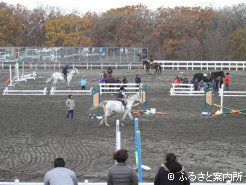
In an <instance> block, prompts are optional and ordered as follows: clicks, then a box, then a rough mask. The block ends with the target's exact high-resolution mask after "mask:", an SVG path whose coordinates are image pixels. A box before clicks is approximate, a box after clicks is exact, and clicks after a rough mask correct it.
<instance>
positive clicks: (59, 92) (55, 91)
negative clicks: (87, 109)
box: [50, 87, 93, 96]
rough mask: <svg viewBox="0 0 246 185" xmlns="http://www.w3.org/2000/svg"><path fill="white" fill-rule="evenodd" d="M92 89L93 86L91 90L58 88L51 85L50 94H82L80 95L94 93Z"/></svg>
mask: <svg viewBox="0 0 246 185" xmlns="http://www.w3.org/2000/svg"><path fill="white" fill-rule="evenodd" d="M92 90H93V87H91V88H90V89H89V90H70V89H67V90H57V89H54V87H51V90H50V95H76V96H80V95H92Z"/></svg>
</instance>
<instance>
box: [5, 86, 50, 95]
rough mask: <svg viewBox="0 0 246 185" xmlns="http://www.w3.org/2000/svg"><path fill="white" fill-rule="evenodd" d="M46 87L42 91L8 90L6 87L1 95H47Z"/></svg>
mask: <svg viewBox="0 0 246 185" xmlns="http://www.w3.org/2000/svg"><path fill="white" fill-rule="evenodd" d="M47 94H48V91H47V87H45V88H44V89H43V90H12V89H11V90H10V89H8V87H6V88H5V89H4V90H3V94H2V95H47Z"/></svg>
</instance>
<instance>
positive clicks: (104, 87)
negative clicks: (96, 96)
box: [99, 83, 139, 95]
mask: <svg viewBox="0 0 246 185" xmlns="http://www.w3.org/2000/svg"><path fill="white" fill-rule="evenodd" d="M99 86H100V95H101V94H116V93H119V88H120V87H121V86H124V88H125V90H126V94H135V93H136V92H139V84H137V83H127V84H124V83H100V84H99Z"/></svg>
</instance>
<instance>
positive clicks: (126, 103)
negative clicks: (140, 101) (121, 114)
mask: <svg viewBox="0 0 246 185" xmlns="http://www.w3.org/2000/svg"><path fill="white" fill-rule="evenodd" d="M123 105H124V109H125V110H126V105H127V103H126V102H124V103H123Z"/></svg>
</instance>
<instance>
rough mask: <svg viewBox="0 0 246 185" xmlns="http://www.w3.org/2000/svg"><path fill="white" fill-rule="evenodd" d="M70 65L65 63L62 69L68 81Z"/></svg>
mask: <svg viewBox="0 0 246 185" xmlns="http://www.w3.org/2000/svg"><path fill="white" fill-rule="evenodd" d="M68 67H69V64H67V65H65V66H64V67H63V69H62V73H63V75H64V80H66V81H67V73H68Z"/></svg>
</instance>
